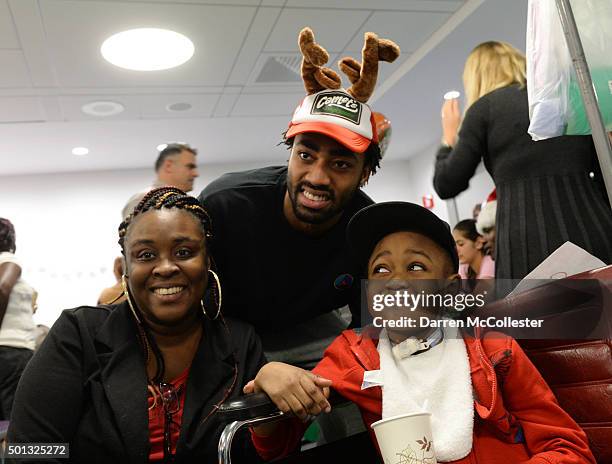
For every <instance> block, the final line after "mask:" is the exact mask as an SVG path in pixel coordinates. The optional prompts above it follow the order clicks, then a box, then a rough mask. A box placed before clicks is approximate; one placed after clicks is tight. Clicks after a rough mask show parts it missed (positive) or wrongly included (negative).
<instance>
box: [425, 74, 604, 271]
mask: <svg viewBox="0 0 612 464" xmlns="http://www.w3.org/2000/svg"><path fill="white" fill-rule="evenodd" d="M528 126H529V113H528V103H527V90H526V89H520V88H519V87H518V86H509V87H504V88H501V89H498V90H495V91H493V92H491V93H489V94H487V95H485V96H483V97H482V98H480V99H479V100H478V101H476V102H475V103H474V104H473V105H472V106H471V107H470V108H469V109H468V111H467V112H466V114H465V118H464V120H463V122H462V125H461V130H460V132H459V141H458V143H457V145H456V146H455V147H454V148H453V149H452V150H451V149H450V148H445V147H442V148H440V150H439V151H438V154H437V158H436V165H435V174H434V188H435V190H436V192H437V193H438V195H440V197H441V198H445V199H446V198H452V197H454V196H456V195H458V194H459V193H460V192H462V191H463V190H465V189H467V188H468V186H469V181H470V179H471V178H472V176H473V175H474V172H475V170H476V168H477V166H478V164H479V162H480V160H481V159H482V160H483V161H484V165H485V167H486V169H487V171H488V172H489V174H490V175H491V177H492V178H493V181H494V182H495V186H496V188H497V216H496V246H495V267H496V277H497V278H498V279H521V278H523V277H524V276H525V275H527V274H528V273H529V272H530V271H531V270H533V269H534V268H535V267H536V266H537V265H538V264H539V263H541V262H542V261H543V260H544V259H545V258H546V257H547V256H548V255H550V253H552V252H553V251H554V250H556V249H557V248H558V247H559V246H561V245H562V244H563V243H564V242H566V241H571V242H573V243H575V244H576V245H578V246H580V247H581V248H584V249H585V250H587V251H588V252H589V253H591V254H593V255H595V256H597V257H598V258H599V259H601V260H602V261H604V262H605V263H606V264H610V262H612V210H610V206H609V204H608V200H607V196H606V193H605V188H604V187H603V182H602V180H601V172H600V170H599V165H598V162H597V155H596V153H595V148H594V146H593V141H592V138H591V137H590V136H563V137H556V138H553V139H549V140H543V141H539V142H534V141H532V140H531V137H530V136H529V135H528V134H527V128H528ZM591 173H592V174H591Z"/></svg>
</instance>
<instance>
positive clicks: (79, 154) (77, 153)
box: [72, 147, 89, 156]
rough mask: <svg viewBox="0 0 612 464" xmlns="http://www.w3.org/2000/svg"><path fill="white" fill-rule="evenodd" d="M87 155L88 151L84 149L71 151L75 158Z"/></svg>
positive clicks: (75, 148)
mask: <svg viewBox="0 0 612 464" xmlns="http://www.w3.org/2000/svg"><path fill="white" fill-rule="evenodd" d="M87 153H89V149H88V148H85V147H74V148H73V149H72V154H73V155H77V156H84V155H86V154H87Z"/></svg>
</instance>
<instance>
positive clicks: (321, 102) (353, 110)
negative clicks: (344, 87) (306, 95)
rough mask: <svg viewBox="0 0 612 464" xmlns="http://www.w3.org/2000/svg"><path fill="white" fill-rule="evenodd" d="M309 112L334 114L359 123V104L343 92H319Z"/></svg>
mask: <svg viewBox="0 0 612 464" xmlns="http://www.w3.org/2000/svg"><path fill="white" fill-rule="evenodd" d="M310 114H325V115H328V116H336V117H339V118H342V119H346V120H347V121H350V122H352V123H353V124H356V125H359V122H360V121H361V104H360V103H359V102H358V101H357V100H355V99H354V98H352V97H351V96H350V95H349V94H347V93H344V92H321V93H320V94H318V95H317V96H316V98H315V100H314V103H313V104H312V109H311V110H310Z"/></svg>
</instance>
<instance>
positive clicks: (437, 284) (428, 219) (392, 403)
mask: <svg viewBox="0 0 612 464" xmlns="http://www.w3.org/2000/svg"><path fill="white" fill-rule="evenodd" d="M347 238H348V242H349V245H350V247H351V249H352V251H353V253H354V255H355V257H356V258H357V260H358V263H359V264H361V265H362V266H363V269H364V270H365V269H367V272H366V273H365V275H367V278H368V282H369V286H368V300H369V301H372V297H373V295H374V294H376V293H382V294H390V295H393V294H395V292H396V291H398V290H401V291H403V290H407V291H409V292H417V289H418V291H420V290H421V289H423V288H428V290H427V291H428V292H430V293H431V294H435V293H439V294H440V293H444V292H446V291H447V289H445V287H446V288H449V287H452V284H453V283H455V282H456V281H457V280H458V279H459V277H458V275H457V270H458V264H459V262H458V258H457V252H456V248H455V244H454V240H453V237H452V235H451V232H450V229H449V227H448V225H447V224H446V223H445V222H444V221H442V220H440V219H439V218H438V217H437V216H436V215H435V214H433V213H432V212H431V211H429V210H427V209H425V208H422V207H420V206H418V205H415V204H412V203H404V202H390V203H379V204H375V205H372V206H369V207H367V208H364V209H363V210H361V211H360V212H359V213H357V214H356V215H355V216H354V217H353V219H352V220H351V222H350V223H349V226H348V229H347ZM423 279H427V280H423ZM371 306H372V305H371V303H370V312H374V311H372V308H371ZM403 311H404V309H403V308H397V307H395V308H393V307H392V308H386V309H385V310H382V311H379V312H374V313H375V315H377V316H381V317H382V319H384V320H386V321H389V320H391V319H398V316H400V315H401V316H404V314H403ZM409 313H411V317H412V318H414V319H417V320H419V319H420V317H421V316H427V315H429V316H433V314H432V313H431V309H428V308H423V307H420V308H417V309H416V310H414V311H410V312H409ZM395 325H398V324H395ZM330 386H331V387H332V388H333V389H334V390H335V391H337V392H338V393H339V394H340V395H341V396H343V397H344V398H346V399H348V400H350V401H352V402H354V403H356V404H357V405H358V407H359V409H360V411H361V414H362V417H363V420H364V423H365V424H366V426H367V428H368V429H369V430H370V432H371V437H372V440H373V441H374V443H376V439H375V436H374V434H373V433H372V431H371V429H370V425H371V424H372V423H373V422H375V421H377V420H379V419H381V418H387V417H391V416H394V415H398V414H404V413H409V412H415V411H416V410H418V409H420V408H423V407H425V408H426V409H427V410H428V411H429V412H431V413H432V433H433V440H434V447H435V451H436V457H437V460H438V462H453V463H462V464H463V463H465V464H467V463H486V464H512V463H518V462H529V463H533V464H536V463H541V464H552V463H555V464H573V463H576V464H578V463H595V459H594V458H593V455H592V454H591V451H590V450H589V446H588V441H587V438H586V435H585V434H584V432H583V431H582V430H581V429H580V427H579V426H578V425H577V424H576V423H575V422H574V421H573V420H572V419H571V418H570V416H569V415H568V414H567V413H566V412H565V411H564V410H563V409H561V407H560V406H559V405H558V403H557V401H556V399H555V397H554V395H553V393H552V392H551V391H550V389H549V388H548V385H547V384H546V382H545V381H544V379H542V377H541V376H540V374H539V373H538V371H537V370H536V369H535V367H534V366H533V365H532V364H531V362H530V361H529V359H528V358H527V357H526V355H525V354H524V352H523V351H522V350H521V348H520V347H519V346H518V344H517V343H516V341H515V340H513V339H512V338H510V337H507V336H504V335H502V334H499V333H488V334H486V335H484V336H483V337H480V336H476V337H474V336H471V335H468V334H467V333H461V332H458V331H457V330H456V329H455V330H453V329H452V328H449V329H447V328H444V329H440V328H431V327H425V326H422V325H419V324H418V323H417V324H416V326H415V327H393V324H389V325H387V327H385V328H383V329H382V330H380V329H379V330H372V327H368V328H367V329H364V330H363V331H361V332H359V331H355V330H347V331H345V332H343V334H342V335H340V336H339V337H338V338H337V339H336V340H335V341H334V342H333V343H332V345H331V346H329V348H328V349H327V351H326V352H325V356H324V358H323V359H322V360H321V362H320V363H319V364H318V365H317V366H316V367H315V369H314V370H313V372H307V371H303V370H301V369H298V368H295V367H293V366H288V365H284V364H281V363H270V364H268V365H266V366H264V367H263V368H262V369H261V370H260V372H259V373H258V375H257V377H256V379H255V381H254V382H252V383H250V384H249V385H247V386H246V387H245V391H246V392H249V391H265V392H266V393H268V394H269V395H270V397H271V398H272V399H273V401H274V402H275V403H276V404H277V405H278V406H279V407H280V408H281V409H282V410H284V411H292V412H293V413H295V414H296V415H297V416H298V417H299V418H302V419H303V418H305V417H306V414H307V413H308V414H318V413H320V412H322V411H327V410H329V403H328V402H327V400H326V397H327V394H328V387H330ZM289 424H290V426H283V427H278V424H273V425H270V426H262V427H259V428H256V429H255V430H254V431H253V433H252V438H253V442H254V444H255V446H256V448H257V450H258V452H259V453H260V455H261V456H262V457H264V458H265V459H272V458H275V457H279V456H282V455H284V454H287V453H288V452H290V451H291V450H293V449H294V448H295V446H296V444H297V443H298V442H299V439H300V437H301V433H302V432H303V430H304V427H305V426H304V425H303V424H301V423H300V422H299V421H297V420H295V419H294V420H292V421H291V422H289ZM283 425H286V423H285V424H283Z"/></svg>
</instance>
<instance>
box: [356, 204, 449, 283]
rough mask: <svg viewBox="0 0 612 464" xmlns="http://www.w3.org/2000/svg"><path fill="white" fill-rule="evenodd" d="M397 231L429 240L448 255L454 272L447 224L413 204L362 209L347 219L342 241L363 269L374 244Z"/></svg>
mask: <svg viewBox="0 0 612 464" xmlns="http://www.w3.org/2000/svg"><path fill="white" fill-rule="evenodd" d="M400 231H410V232H418V233H420V234H423V235H425V236H426V237H429V238H430V239H431V240H433V241H434V242H436V243H437V244H438V245H440V246H441V247H442V248H443V249H444V250H445V251H446V252H447V253H448V254H449V256H450V257H451V260H452V262H453V269H454V271H455V272H457V271H458V269H459V257H458V256H457V248H456V247H455V239H454V238H453V234H452V233H451V230H450V227H449V225H448V224H447V223H446V222H444V221H443V220H442V219H440V218H439V217H438V216H436V215H435V214H434V213H432V212H431V211H429V210H428V209H426V208H423V207H422V206H419V205H417V204H414V203H408V202H405V201H389V202H386V203H376V204H374V205H370V206H367V207H365V208H363V209H362V210H361V211H359V212H358V213H357V214H355V215H354V216H353V218H352V219H351V220H350V222H349V224H348V226H347V228H346V239H347V242H348V245H349V248H350V250H351V252H352V253H353V256H354V257H355V259H356V260H357V262H358V263H359V265H360V266H364V267H365V266H366V265H367V263H368V260H369V259H370V255H371V254H372V250H374V247H375V246H376V244H377V243H378V242H379V241H380V240H382V238H383V237H385V236H387V235H389V234H392V233H394V232H400Z"/></svg>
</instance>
